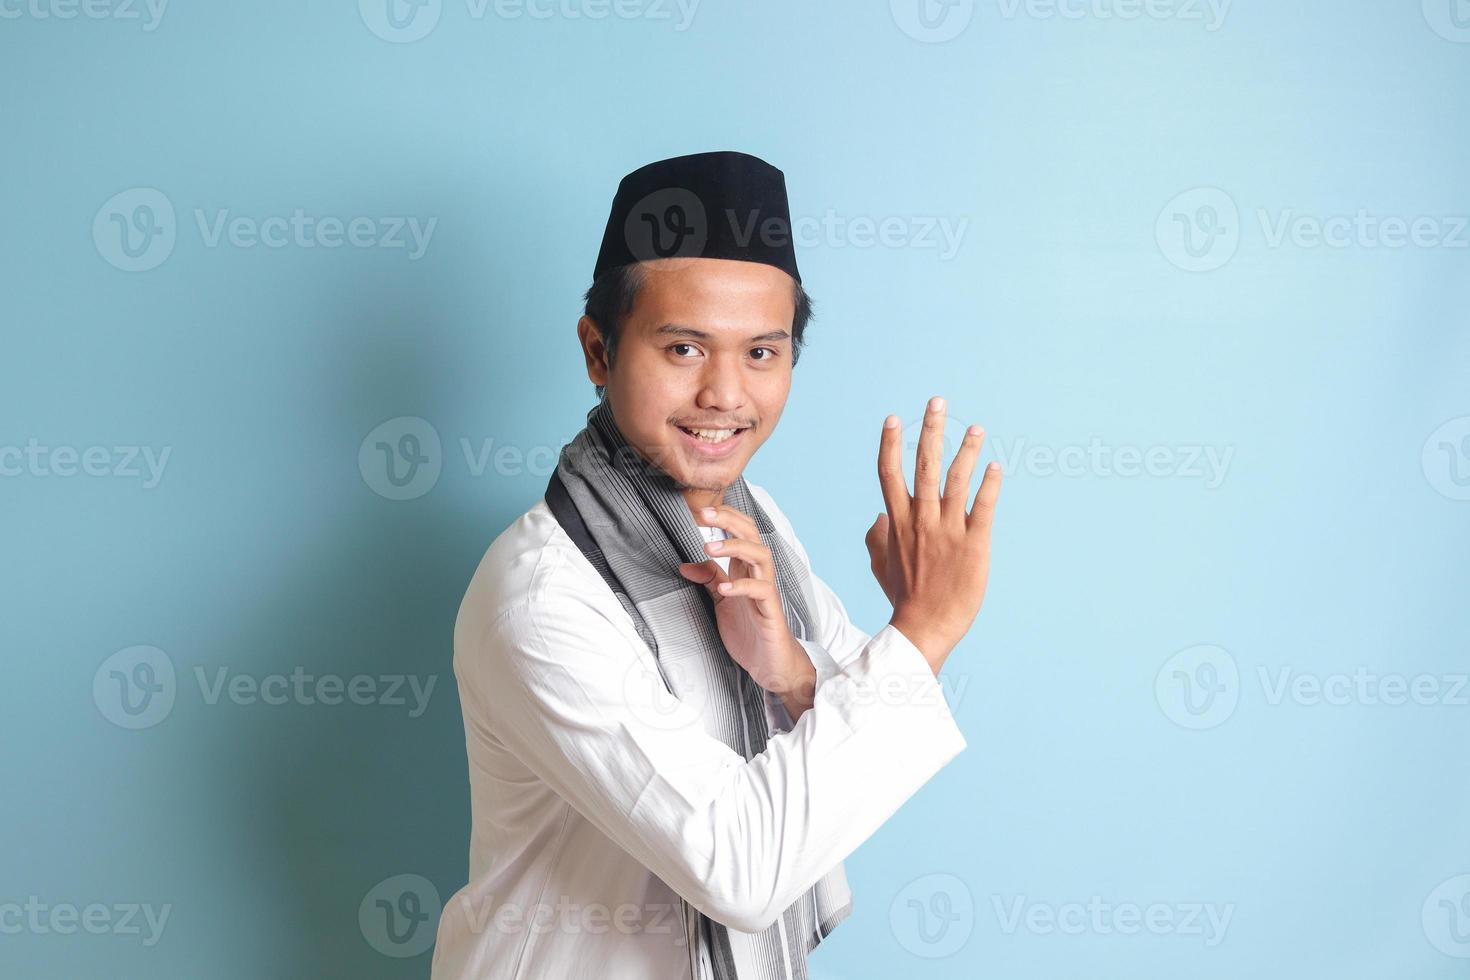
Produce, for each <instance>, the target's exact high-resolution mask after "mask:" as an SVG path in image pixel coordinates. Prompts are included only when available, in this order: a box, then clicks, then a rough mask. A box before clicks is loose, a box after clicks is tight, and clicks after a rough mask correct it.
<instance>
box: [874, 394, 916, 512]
mask: <svg viewBox="0 0 1470 980" xmlns="http://www.w3.org/2000/svg"><path fill="white" fill-rule="evenodd" d="M878 485H879V486H880V487H881V488H882V489H883V502H884V504H886V505H887V506H888V515H889V516H890V517H892V518H893V519H894V520H895V521H898V522H899V523H903V522H906V521H907V520H908V519H909V500H910V498H909V485H908V483H907V482H905V480H904V476H903V429H901V428H900V427H899V424H898V416H897V415H890V416H888V417H887V418H885V419H884V420H883V434H882V436H881V437H880V439H879V442H878Z"/></svg>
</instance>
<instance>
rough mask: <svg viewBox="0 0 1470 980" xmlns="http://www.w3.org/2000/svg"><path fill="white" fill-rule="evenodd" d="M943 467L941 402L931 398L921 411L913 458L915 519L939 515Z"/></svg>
mask: <svg viewBox="0 0 1470 980" xmlns="http://www.w3.org/2000/svg"><path fill="white" fill-rule="evenodd" d="M943 465H944V399H943V398H941V397H939V396H938V395H935V396H934V397H933V398H931V399H929V405H928V407H926V408H925V409H924V427H923V428H922V429H921V430H919V449H918V452H917V453H916V454H915V456H914V512H915V516H916V517H917V516H919V515H930V516H936V515H938V513H939V468H940V467H941V466H943Z"/></svg>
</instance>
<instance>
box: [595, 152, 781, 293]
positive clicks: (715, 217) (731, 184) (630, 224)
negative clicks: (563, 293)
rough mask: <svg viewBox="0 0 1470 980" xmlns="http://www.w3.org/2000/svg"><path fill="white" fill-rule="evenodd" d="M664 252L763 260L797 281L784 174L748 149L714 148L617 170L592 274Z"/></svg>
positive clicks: (663, 256) (666, 254)
mask: <svg viewBox="0 0 1470 980" xmlns="http://www.w3.org/2000/svg"><path fill="white" fill-rule="evenodd" d="M666 258H704V259H739V260H741V261H744V262H764V263H765V264H767V265H774V266H775V267H776V268H778V269H782V270H784V271H785V272H787V273H788V274H789V275H790V276H791V278H793V279H795V280H796V281H797V282H801V273H800V272H798V271H797V269H796V248H795V247H794V245H793V243H792V240H791V209H790V207H789V206H788V205H787V203H786V175H785V174H783V173H782V172H781V171H779V170H777V169H776V168H775V167H773V166H771V165H770V164H769V163H766V161H764V160H762V159H760V158H759V157H753V156H751V155H750V154H749V153H737V152H735V151H733V150H719V151H716V152H712V153H692V154H690V155H688V156H682V157H672V158H670V159H668V160H659V161H658V162H656V163H650V164H648V165H647V166H644V167H639V168H638V169H637V170H635V171H633V172H632V173H630V174H629V175H628V176H626V177H624V178H623V180H622V183H620V184H618V193H617V196H616V197H614V198H613V204H612V213H611V214H609V215H608V217H607V230H606V231H604V232H603V234H602V250H601V251H599V252H598V253H597V266H596V268H594V269H593V270H592V278H593V279H596V278H597V277H598V276H601V275H602V274H603V273H604V272H606V271H607V270H608V269H612V268H615V267H617V266H620V265H627V264H629V263H632V262H646V261H648V260H650V259H666Z"/></svg>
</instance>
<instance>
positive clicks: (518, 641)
mask: <svg viewBox="0 0 1470 980" xmlns="http://www.w3.org/2000/svg"><path fill="white" fill-rule="evenodd" d="M783 228H784V229H786V230H787V233H786V234H781V232H782V230H783ZM789 228H790V219H789V212H788V209H787V201H786V190H785V180H784V175H783V174H782V173H781V171H779V170H777V169H775V168H774V167H772V166H770V165H769V164H767V163H765V162H764V161H762V160H759V159H757V158H755V157H752V156H748V155H746V154H741V153H730V152H721V153H702V154H694V155H691V156H684V157H676V158H673V159H671V160H663V161H659V162H657V163H654V164H650V165H648V166H647V167H643V168H641V169H639V170H637V171H634V172H633V173H632V174H629V175H628V176H627V177H625V178H624V180H623V182H622V184H621V185H620V186H619V189H618V193H617V195H616V198H615V199H614V202H613V208H612V213H611V215H610V216H609V219H608V223H607V229H606V233H605V235H604V238H603V244H602V250H601V252H600V254H599V256H598V261H597V265H596V268H595V270H594V275H593V278H594V284H593V286H592V288H591V289H590V290H589V291H588V297H587V310H588V315H585V316H583V317H582V318H581V320H580V321H579V322H578V324H577V335H578V338H579V339H580V341H581V345H582V351H583V354H584V356H585V359H586V366H587V374H588V377H589V378H590V379H591V380H592V382H593V384H594V385H596V386H597V388H598V392H599V395H600V396H601V398H600V400H599V402H598V404H597V405H596V406H595V407H594V408H593V409H592V410H591V411H590V412H589V413H588V416H587V426H586V427H585V428H584V429H583V430H582V431H581V432H579V433H578V435H577V437H576V438H575V439H574V440H573V441H572V442H571V443H569V444H568V445H567V446H566V447H564V448H563V451H562V454H561V458H560V460H559V461H558V465H557V468H556V471H555V473H554V474H553V476H552V479H551V481H550V484H549V485H548V487H547V492H546V496H545V498H544V499H542V500H539V501H537V503H536V505H535V506H533V507H532V508H531V509H530V510H528V511H527V512H526V513H525V514H524V515H522V516H521V517H520V518H518V519H517V520H516V521H515V523H513V524H512V525H511V526H510V527H509V528H508V529H506V531H505V532H504V533H502V534H501V535H500V536H499V537H498V538H496V540H495V542H494V543H493V544H492V545H491V546H490V549H489V551H488V552H487V553H486V555H485V557H484V559H483V561H482V562H481V564H480V566H479V568H478V570H477V571H476V572H475V575H474V578H473V580H472V581H471V583H470V586H469V589H468V591H467V593H466V595H465V598H464V602H463V605H462V606H461V608H460V612H459V617H458V620H457V622H456V624H455V632H454V667H455V674H456V677H457V679H458V682H459V691H460V699H461V704H462V707H463V711H464V723H465V739H466V746H467V752H468V756H469V770H470V789H471V799H472V809H473V828H472V832H471V842H470V880H469V883H468V884H467V885H466V886H465V887H464V888H463V889H461V890H460V891H459V892H458V893H457V894H456V895H455V896H454V897H453V898H452V899H451V900H450V901H449V902H448V903H447V904H446V905H445V908H444V910H443V913H442V915H441V917H440V923H439V933H438V944H437V946H436V948H435V951H434V961H433V976H434V978H435V980H471V978H473V980H487V978H517V977H528V978H536V980H541V978H548V980H579V978H588V980H593V978H597V980H606V978H613V980H635V978H637V980H645V978H657V980H676V978H690V980H727V978H741V980H752V978H754V980H764V978H778V977H779V978H789V980H797V978H804V977H806V976H807V970H806V958H807V954H808V953H809V952H810V951H811V950H812V949H813V948H814V947H815V946H816V945H817V944H818V943H819V942H821V941H822V939H823V938H824V937H825V936H826V935H828V934H829V933H830V932H831V931H832V929H833V928H834V927H835V926H836V925H837V923H838V922H840V921H841V920H842V919H843V918H844V917H845V916H846V915H847V914H848V913H849V912H850V910H851V896H850V893H849V891H848V888H847V882H846V879H845V876H844V874H843V869H842V861H843V860H844V859H845V858H846V857H847V856H848V855H849V854H850V853H851V852H852V851H853V850H854V849H855V848H856V847H857V846H858V845H859V844H861V843H862V842H863V841H864V840H865V839H867V838H868V837H869V836H870V835H871V834H872V833H873V832H874V831H875V830H876V829H877V828H878V827H879V826H880V825H882V823H883V822H884V821H885V820H886V819H888V817H889V816H891V815H892V814H893V812H894V811H895V810H896V809H897V808H898V807H899V806H900V805H901V804H902V803H903V802H904V801H905V800H907V799H908V798H909V797H910V796H911V795H912V794H913V793H914V792H915V791H916V790H917V789H918V788H919V787H920V786H921V785H923V784H924V783H925V782H926V781H927V780H928V779H929V778H930V777H931V776H933V775H934V774H935V773H936V772H937V771H938V770H939V769H940V768H941V767H943V766H944V765H945V764H946V763H948V762H949V760H950V759H952V758H953V757H954V756H955V755H956V754H958V753H959V752H960V751H961V750H962V749H963V748H964V747H965V740H964V737H963V736H962V735H961V733H960V731H959V729H958V728H957V727H956V725H955V723H954V719H953V718H952V717H951V715H950V713H949V709H948V706H947V705H946V703H945V700H944V696H943V693H942V691H941V690H940V687H939V685H938V681H937V679H936V675H937V674H938V673H939V670H940V668H941V667H942V665H943V664H944V662H945V659H946V657H947V656H948V655H949V652H950V651H951V649H953V647H954V646H955V644H956V643H958V642H959V640H960V639H961V638H962V637H963V636H964V634H965V633H966V632H967V631H968V629H969V628H970V625H971V624H972V622H973V621H974V619H975V616H976V614H977V613H978V612H979V609H980V605H981V601H982V599H983V597H984V593H985V583H986V578H987V574H988V568H989V535H990V520H991V515H992V513H993V511H994V508H995V502H996V498H997V495H998V493H999V490H1000V480H1001V475H1000V472H999V468H998V467H997V466H996V465H995V464H991V466H990V467H989V468H987V470H986V472H985V475H984V478H983V479H982V481H981V485H980V488H979V490H978V492H977V494H976V497H975V500H974V505H973V508H971V509H967V500H966V497H967V495H968V492H969V484H970V478H971V475H972V472H973V468H974V464H975V460H976V458H977V457H978V455H979V452H980V445H981V440H982V436H983V433H982V432H981V431H980V430H979V427H978V426H972V427H971V428H970V430H969V431H968V432H967V434H966V436H965V438H964V441H963V443H962V445H961V446H960V447H959V450H958V452H957V454H956V457H955V460H954V462H953V464H952V465H951V467H950V469H949V471H948V475H947V479H946V480H945V484H944V486H943V488H942V493H941V487H940V469H941V465H942V462H943V460H942V458H941V455H942V452H941V444H942V438H943V437H942V431H943V424H944V404H943V400H942V399H939V398H935V399H932V400H931V401H930V403H929V407H928V409H927V412H926V414H925V418H924V426H923V432H922V435H921V437H920V440H919V447H918V460H917V465H916V470H915V475H914V493H913V495H912V496H910V495H909V492H908V487H907V484H906V482H905V478H904V474H903V472H902V468H901V455H902V446H901V441H902V436H901V430H900V428H899V426H898V419H897V417H896V416H889V417H888V418H887V419H885V420H884V426H883V428H882V432H881V437H880V446H879V455H878V473H879V479H880V484H881V487H882V492H883V497H884V501H885V504H886V508H887V513H886V514H882V515H879V517H878V519H877V520H876V521H875V522H874V524H873V526H872V527H871V528H870V529H869V530H868V532H867V545H868V549H869V554H870V556H871V560H872V569H873V572H874V575H875V576H876V577H877V579H878V581H879V583H880V584H881V586H882V588H883V590H884V592H885V594H886V595H887V596H888V598H889V600H890V601H891V602H892V603H893V615H892V618H891V619H890V620H889V622H888V624H887V625H885V626H884V627H883V628H882V629H881V630H879V631H878V633H876V634H874V635H872V636H869V635H868V634H866V633H864V632H863V631H861V630H860V629H858V628H857V627H856V626H855V625H853V624H852V622H851V621H850V620H849V619H848V618H847V613H846V610H845V609H844V607H843V605H842V603H841V601H840V600H839V599H838V598H837V596H836V595H835V594H833V592H832V591H831V589H830V588H828V587H827V585H826V584H825V583H824V582H823V581H822V580H821V579H819V578H817V577H816V576H815V575H814V574H812V572H811V567H810V562H809V560H808V557H807V554H806V551H805V549H803V548H802V546H801V543H800V542H799V541H798V540H797V537H796V534H795V532H794V530H793V529H792V527H791V524H790V522H789V521H788V520H787V519H786V517H785V515H784V514H783V513H782V512H781V510H780V509H779V508H778V507H777V506H776V503H775V501H774V500H773V499H772V498H771V496H770V494H768V493H767V492H766V491H765V490H764V489H763V488H762V487H760V486H757V485H756V484H753V483H749V482H747V481H746V480H745V479H744V477H743V476H742V475H741V474H742V471H743V470H744V468H745V465H746V463H747V462H748V461H749V460H750V458H751V457H752V456H753V455H754V453H755V451H756V450H757V449H759V448H760V446H761V444H762V443H764V442H765V440H766V439H768V438H770V435H771V433H772V431H773V430H774V429H775V426H776V423H777V421H778V420H779V419H780V416H781V411H782V409H783V407H784V406H785V403H786V398H787V395H788V393H789V391H790V387H791V379H792V366H793V365H794V363H795V361H796V355H797V352H798V350H799V345H800V341H801V333H802V331H803V330H804V328H805V325H806V320H807V317H808V315H809V312H810V302H809V300H808V299H807V298H806V295H805V293H804V292H803V290H802V287H801V278H800V275H799V273H798V270H797V267H796V259H795V253H794V250H793V249H792V247H791V240H790V235H789ZM752 229H755V230H756V231H755V232H754V233H751V230H752ZM812 438H814V439H817V438H820V434H816V435H814V436H813V437H812Z"/></svg>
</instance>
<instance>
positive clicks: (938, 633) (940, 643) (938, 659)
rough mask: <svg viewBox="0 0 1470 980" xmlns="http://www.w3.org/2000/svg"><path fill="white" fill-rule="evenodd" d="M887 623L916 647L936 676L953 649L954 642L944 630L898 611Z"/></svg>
mask: <svg viewBox="0 0 1470 980" xmlns="http://www.w3.org/2000/svg"><path fill="white" fill-rule="evenodd" d="M888 625H889V626H892V627H893V628H894V629H896V630H898V631H899V632H900V633H902V634H903V636H904V639H906V640H908V641H909V642H910V643H912V644H913V645H914V646H915V647H917V648H918V650H919V652H920V653H922V654H923V655H924V659H925V660H927V661H928V662H929V666H930V668H932V669H933V671H934V673H935V675H936V676H937V675H938V674H939V671H940V668H942V667H943V666H944V662H945V660H947V659H949V653H950V651H951V650H953V649H954V643H953V642H952V641H950V640H949V639H948V637H947V636H946V635H945V634H944V632H943V631H942V630H936V629H933V628H932V627H930V626H928V625H926V624H925V623H923V622H922V621H921V620H916V619H912V618H907V617H904V616H902V615H900V614H898V613H895V614H894V615H893V617H892V618H891V619H889V620H888Z"/></svg>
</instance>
